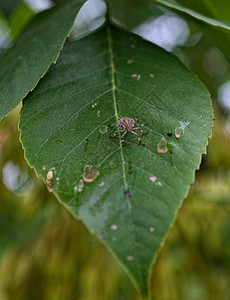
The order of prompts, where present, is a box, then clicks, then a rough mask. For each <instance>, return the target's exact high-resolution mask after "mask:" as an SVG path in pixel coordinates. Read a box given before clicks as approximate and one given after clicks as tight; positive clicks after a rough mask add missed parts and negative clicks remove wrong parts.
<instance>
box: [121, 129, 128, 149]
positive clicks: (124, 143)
mask: <svg viewBox="0 0 230 300" xmlns="http://www.w3.org/2000/svg"><path fill="white" fill-rule="evenodd" d="M124 130H125V129H124ZM126 133H127V130H125V132H124V133H123V134H122V136H121V141H122V142H123V145H122V147H124V146H125V145H126V142H125V140H124V139H123V137H124V136H125V135H126Z"/></svg>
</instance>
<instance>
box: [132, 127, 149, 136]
mask: <svg viewBox="0 0 230 300" xmlns="http://www.w3.org/2000/svg"><path fill="white" fill-rule="evenodd" d="M136 129H139V130H140V132H141V133H142V134H143V135H146V134H148V132H144V131H143V130H142V129H141V127H136V128H133V130H136Z"/></svg>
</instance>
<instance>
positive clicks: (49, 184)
mask: <svg viewBox="0 0 230 300" xmlns="http://www.w3.org/2000/svg"><path fill="white" fill-rule="evenodd" d="M53 178H54V176H53V171H51V170H50V171H49V172H48V173H47V174H46V185H47V188H48V191H49V192H50V193H52V192H53V190H54V180H53Z"/></svg>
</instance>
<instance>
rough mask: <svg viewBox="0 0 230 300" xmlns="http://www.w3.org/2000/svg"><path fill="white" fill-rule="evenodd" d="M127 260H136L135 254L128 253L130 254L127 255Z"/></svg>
mask: <svg viewBox="0 0 230 300" xmlns="http://www.w3.org/2000/svg"><path fill="white" fill-rule="evenodd" d="M126 260H127V261H132V260H134V256H133V255H128V256H126Z"/></svg>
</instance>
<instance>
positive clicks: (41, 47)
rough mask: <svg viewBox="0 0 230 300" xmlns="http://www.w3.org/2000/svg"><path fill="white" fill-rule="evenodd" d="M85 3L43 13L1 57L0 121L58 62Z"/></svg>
mask: <svg viewBox="0 0 230 300" xmlns="http://www.w3.org/2000/svg"><path fill="white" fill-rule="evenodd" d="M84 2H85V1H84V0H71V1H68V2H62V3H60V4H59V5H57V6H55V7H53V8H51V9H49V10H46V11H43V12H41V13H40V14H38V15H37V16H36V17H35V18H34V19H33V21H32V22H31V23H30V24H29V26H28V27H27V28H26V29H25V31H24V32H23V34H22V35H21V36H20V38H19V39H18V40H17V41H16V43H15V44H14V45H13V47H12V48H10V49H9V50H8V51H6V52H5V53H3V54H2V55H1V56H0V120H1V119H2V118H3V117H4V116H6V115H7V114H8V113H9V112H10V111H11V110H12V109H13V108H14V107H15V106H17V105H18V103H19V102H20V101H21V100H22V99H23V98H24V97H25V96H26V95H27V93H28V92H29V91H30V90H33V88H34V87H35V85H36V84H37V83H38V81H39V80H40V78H41V77H42V76H44V74H45V73H46V71H47V70H48V68H49V66H50V65H51V64H52V63H53V62H55V61H56V60H57V57H58V55H59V52H60V49H61V48H62V47H63V44H64V41H65V39H66V37H67V36H68V34H69V32H70V30H71V27H72V25H73V22H74V19H75V17H76V14H77V13H78V11H79V9H80V8H81V6H82V4H83V3H84Z"/></svg>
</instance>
